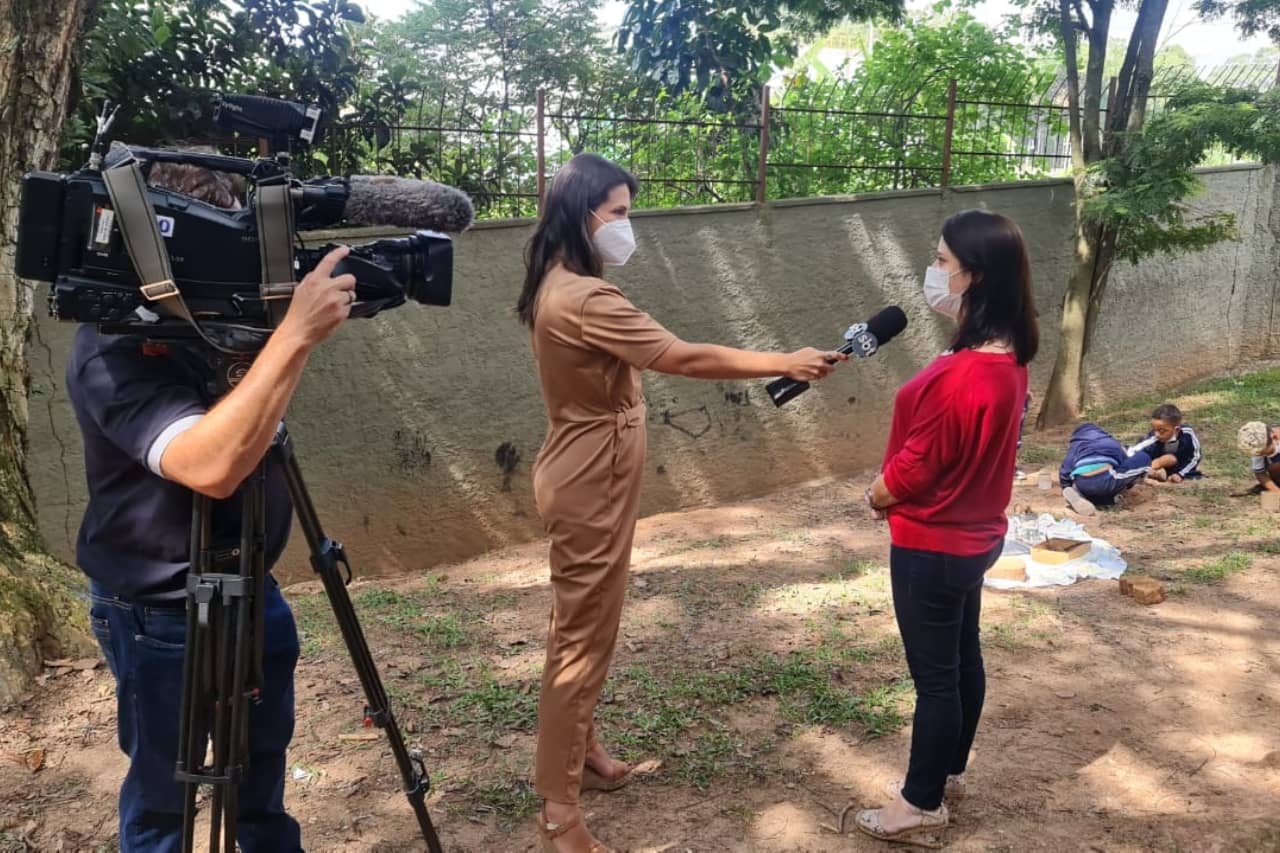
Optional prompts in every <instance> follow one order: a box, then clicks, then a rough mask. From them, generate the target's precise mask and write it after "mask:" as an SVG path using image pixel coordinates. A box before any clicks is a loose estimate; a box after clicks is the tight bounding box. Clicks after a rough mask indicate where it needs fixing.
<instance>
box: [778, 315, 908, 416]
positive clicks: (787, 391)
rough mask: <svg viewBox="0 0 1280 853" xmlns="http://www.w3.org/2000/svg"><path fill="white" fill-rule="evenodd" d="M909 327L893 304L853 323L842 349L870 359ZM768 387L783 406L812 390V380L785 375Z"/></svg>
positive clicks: (847, 352) (845, 352) (848, 353)
mask: <svg viewBox="0 0 1280 853" xmlns="http://www.w3.org/2000/svg"><path fill="white" fill-rule="evenodd" d="M906 327H907V315H906V314H904V313H903V312H902V309H901V308H899V307H898V306H897V305H890V306H889V307H888V308H886V309H884V310H883V311H881V312H880V313H879V314H877V315H875V316H874V317H872V318H871V319H870V320H868V321H867V322H865V323H858V324H857V325H854V326H850V327H849V329H848V330H847V331H846V332H845V333H844V341H845V342H844V345H843V346H841V347H840V349H839V350H838V351H839V352H842V353H844V354H845V355H852V356H856V357H858V358H868V357H870V356H873V355H875V354H876V352H878V351H879V349H880V347H882V346H884V345H885V344H887V343H889V341H891V340H893V339H894V338H895V337H897V336H898V334H899V333H900V332H901V331H902V330H903V329H905V328H906ZM765 390H766V391H768V392H769V399H770V400H773V404H774V405H775V406H781V405H783V404H784V403H786V402H788V401H790V400H792V399H794V398H796V397H799V396H800V395H801V394H803V393H804V392H805V391H808V390H809V383H808V382H800V381H798V380H795V379H789V378H787V377H786V376H784V377H782V378H781V379H775V380H773V381H772V382H770V383H769V384H768V385H766V386H765Z"/></svg>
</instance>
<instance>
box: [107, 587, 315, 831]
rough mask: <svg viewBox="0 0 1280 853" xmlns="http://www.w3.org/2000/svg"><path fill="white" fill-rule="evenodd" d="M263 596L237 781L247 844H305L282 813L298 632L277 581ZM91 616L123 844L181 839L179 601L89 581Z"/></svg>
mask: <svg viewBox="0 0 1280 853" xmlns="http://www.w3.org/2000/svg"><path fill="white" fill-rule="evenodd" d="M268 586H269V587H270V589H269V590H268V592H267V597H266V603H265V605H266V610H265V623H266V629H265V640H264V650H263V674H264V679H265V683H264V684H263V688H262V700H261V702H259V703H257V704H252V705H250V706H249V757H248V762H247V763H248V767H247V768H246V770H245V775H244V778H243V781H242V782H241V784H240V813H239V828H238V832H237V835H236V838H237V840H238V841H239V842H240V849H241V850H243V851H244V853H267V851H271V853H276V851H281V853H293V851H300V850H301V849H302V844H301V838H300V834H299V831H298V824H297V822H296V821H295V820H294V819H293V818H291V817H289V816H288V815H287V814H285V810H284V771H285V748H286V747H287V746H288V745H289V740H290V738H292V737H293V669H294V665H295V664H296V663H297V661H298V631H297V627H296V626H295V625H294V622H293V614H292V613H290V612H289V605H288V604H286V603H285V600H284V596H282V595H281V594H280V590H279V589H277V588H276V586H275V584H274V583H268ZM92 599H93V604H92V607H91V609H90V617H91V619H92V622H93V633H94V634H95V635H96V636H97V638H98V643H99V645H101V646H102V653H103V654H104V655H105V656H106V658H107V665H108V666H110V667H111V673H112V675H114V676H115V678H116V727H117V734H118V735H119V739H120V749H121V750H122V751H123V752H124V753H125V755H127V756H129V771H128V773H127V774H126V775H125V777H124V784H123V785H122V786H121V788H120V851H121V853H170V851H174V853H176V851H178V850H180V849H181V847H182V805H183V785H181V784H180V783H178V782H175V781H174V779H173V771H174V763H175V762H176V761H177V752H178V715H179V708H180V705H181V702H182V652H183V644H184V641H185V639H186V633H187V624H186V618H187V616H186V610H185V609H184V608H183V607H181V606H178V607H156V606H150V605H143V604H138V603H135V602H131V601H127V600H125V599H121V598H118V597H115V596H112V595H108V594H104V593H103V591H102V590H100V589H98V588H97V587H96V585H95V587H94V589H93V590H92Z"/></svg>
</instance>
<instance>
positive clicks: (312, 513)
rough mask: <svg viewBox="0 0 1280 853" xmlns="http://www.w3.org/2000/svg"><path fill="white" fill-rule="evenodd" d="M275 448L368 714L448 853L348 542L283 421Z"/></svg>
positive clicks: (435, 850)
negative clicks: (356, 586)
mask: <svg viewBox="0 0 1280 853" xmlns="http://www.w3.org/2000/svg"><path fill="white" fill-rule="evenodd" d="M272 452H274V453H275V454H276V456H277V458H278V459H279V460H280V465H281V468H282V469H283V471H284V476H285V481H286V482H287V483H288V486H289V494H290V496H291V497H292V498H293V508H294V512H295V513H297V516H298V523H299V525H300V526H301V527H302V532H303V535H305V536H306V539H307V545H308V547H309V548H310V549H311V566H312V568H313V569H315V571H316V573H317V574H319V575H320V580H321V582H322V583H323V584H324V591H325V594H326V595H327V596H328V598H329V605H330V606H331V607H332V608H333V615H334V618H335V619H336V621H337V623H338V629H339V630H340V631H341V632H342V639H343V642H344V643H345V644H346V646H347V652H348V653H349V654H350V655H351V662H352V664H354V666H355V670H356V676H357V677H358V678H359V679H360V685H361V687H363V688H364V695H365V701H366V702H367V703H368V708H367V709H366V718H367V720H368V721H370V722H372V723H373V724H374V725H377V726H378V727H380V728H382V729H383V730H384V731H385V732H386V734H387V741H388V743H389V744H390V746H391V753H392V755H394V756H395V760H396V765H397V766H398V767H399V769H400V777H401V780H402V788H403V790H404V793H405V796H406V797H407V798H408V800H409V805H410V806H411V807H412V808H413V812H414V815H415V816H416V817H417V819H418V828H419V829H420V830H421V831H422V838H423V840H424V841H426V843H427V849H428V850H429V851H431V853H442V850H443V848H441V846H440V839H439V838H437V837H436V830H435V827H434V826H433V825H432V823H431V815H430V813H428V811H427V805H426V797H427V792H428V791H429V790H430V779H429V778H428V776H427V770H426V767H425V765H424V764H423V762H422V759H421V757H419V756H416V755H410V753H409V750H408V749H407V748H406V747H405V744H404V737H403V736H402V735H401V733H400V725H399V723H398V722H396V718H395V714H394V713H393V712H392V709H391V704H390V702H389V701H388V700H387V692H386V689H385V688H384V687H383V685H382V679H381V677H380V676H379V675H378V668H377V666H376V664H375V663H374V661H373V654H372V652H370V651H369V644H368V642H367V641H366V640H365V636H364V632H363V631H362V630H361V628H360V620H359V619H358V618H357V617H356V611H355V607H354V606H353V605H352V603H351V596H350V595H349V594H348V593H347V587H346V580H349V579H350V576H351V574H350V573H351V569H350V565H349V564H348V563H347V558H346V555H345V554H344V553H343V550H342V546H341V545H340V544H338V543H337V542H334V541H333V540H332V539H329V538H328V537H327V536H325V534H324V531H323V529H321V526H320V519H319V517H318V516H317V515H316V510H315V505H314V504H312V503H311V496H310V494H308V493H307V488H306V485H305V484H304V483H303V481H302V470H301V469H300V468H299V467H298V460H297V457H296V456H295V455H294V452H293V441H292V439H291V438H290V437H289V433H288V432H287V431H286V430H285V429H284V427H283V426H281V428H280V432H279V434H277V436H276V443H275V444H274V445H272ZM339 565H341V566H344V567H346V569H347V579H346V580H344V579H343V577H342V576H341V574H340V573H339V571H338V566H339Z"/></svg>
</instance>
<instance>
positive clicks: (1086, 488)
mask: <svg viewBox="0 0 1280 853" xmlns="http://www.w3.org/2000/svg"><path fill="white" fill-rule="evenodd" d="M1150 470H1151V456H1150V454H1148V453H1147V452H1146V451H1145V450H1138V449H1134V450H1132V451H1129V450H1125V447H1124V445H1122V444H1121V443H1120V442H1119V441H1117V440H1116V439H1115V437H1114V436H1112V435H1111V434H1110V433H1109V432H1107V431H1106V430H1104V429H1103V428H1102V427H1100V426H1098V425H1097V424H1081V425H1080V426H1078V427H1076V431H1075V432H1073V433H1072V434H1071V442H1070V444H1068V445H1067V456H1066V458H1065V459H1064V460H1063V461H1062V468H1061V469H1060V470H1059V471H1058V482H1059V483H1060V484H1061V485H1062V496H1063V497H1064V498H1066V500H1067V506H1069V507H1071V508H1072V509H1073V510H1075V511H1076V512H1078V513H1080V514H1081V515H1093V514H1094V513H1095V512H1097V508H1098V507H1099V506H1112V505H1114V504H1115V502H1116V498H1117V497H1118V496H1119V495H1120V493H1121V492H1123V491H1125V490H1126V489H1131V488H1133V487H1134V486H1135V485H1137V484H1138V483H1140V482H1142V479H1143V477H1145V476H1146V474H1147V472H1148V471H1150Z"/></svg>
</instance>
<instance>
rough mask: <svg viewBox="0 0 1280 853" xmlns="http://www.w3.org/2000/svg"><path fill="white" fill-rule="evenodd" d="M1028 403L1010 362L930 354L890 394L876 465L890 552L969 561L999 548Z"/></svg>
mask: <svg viewBox="0 0 1280 853" xmlns="http://www.w3.org/2000/svg"><path fill="white" fill-rule="evenodd" d="M1026 398H1027V368H1026V367H1024V366H1021V365H1019V364H1018V362H1017V360H1016V359H1015V358H1014V356H1013V355H1011V354H1006V353H977V352H973V351H972V350H962V351H960V352H958V353H955V354H954V355H943V356H939V357H938V358H937V359H936V360H935V361H934V362H933V363H932V364H930V365H929V366H928V367H926V368H925V369H924V370H922V371H920V372H919V373H918V374H916V376H915V378H914V379H912V380H911V381H910V382H908V383H907V384H906V385H903V386H902V389H901V390H900V391H898V396H897V399H896V400H895V401H894V406H893V429H892V431H891V432H890V433H889V447H888V449H887V450H886V451H885V457H884V469H883V470H884V483H885V486H886V487H888V489H889V492H890V493H891V494H892V495H893V496H894V497H895V498H897V499H898V500H899V501H900V503H898V504H896V505H894V506H893V507H891V508H890V509H889V513H888V514H889V532H890V534H891V535H892V537H893V544H895V545H898V546H900V547H903V548H916V549H919V550H922V551H940V552H942V553H944V554H955V555H957V556H962V557H971V556H976V555H978V554H982V553H985V552H987V551H990V550H991V549H992V548H994V547H995V546H996V545H997V544H999V542H1000V540H1001V539H1002V538H1003V537H1004V534H1005V531H1006V530H1007V529H1008V519H1007V517H1006V516H1005V510H1006V508H1007V507H1008V505H1009V498H1010V496H1011V495H1012V493H1013V474H1014V469H1015V466H1016V456H1017V452H1018V436H1019V433H1020V431H1021V429H1022V409H1023V403H1024V402H1025V401H1026Z"/></svg>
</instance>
